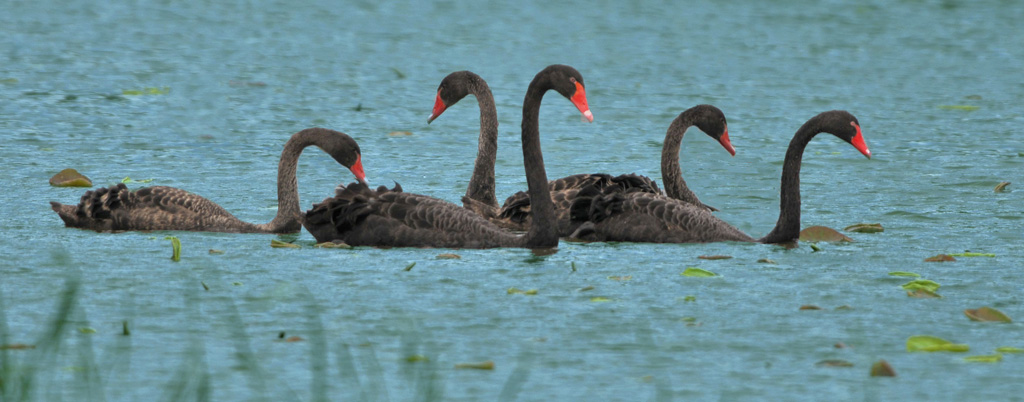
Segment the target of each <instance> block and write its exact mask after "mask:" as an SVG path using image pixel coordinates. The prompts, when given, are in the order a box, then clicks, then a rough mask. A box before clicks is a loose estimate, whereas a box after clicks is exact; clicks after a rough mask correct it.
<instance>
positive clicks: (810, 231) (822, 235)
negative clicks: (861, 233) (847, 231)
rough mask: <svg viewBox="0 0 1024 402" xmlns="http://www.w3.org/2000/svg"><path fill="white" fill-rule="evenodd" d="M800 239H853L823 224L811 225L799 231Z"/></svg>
mask: <svg viewBox="0 0 1024 402" xmlns="http://www.w3.org/2000/svg"><path fill="white" fill-rule="evenodd" d="M800 241H806V242H818V241H824V242H851V241H853V239H851V238H849V237H848V236H846V235H844V234H842V233H839V232H837V231H836V230H835V229H832V228H829V227H825V226H811V227H809V228H806V229H804V230H801V231H800Z"/></svg>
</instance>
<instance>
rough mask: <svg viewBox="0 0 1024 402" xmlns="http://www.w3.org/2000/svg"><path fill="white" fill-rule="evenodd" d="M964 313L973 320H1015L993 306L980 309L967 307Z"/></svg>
mask: <svg viewBox="0 0 1024 402" xmlns="http://www.w3.org/2000/svg"><path fill="white" fill-rule="evenodd" d="M964 315H966V316H967V318H970V319H971V321H995V322H1013V320H1011V319H1010V317H1007V316H1006V314H1003V312H1002V311H999V310H996V309H994V308H991V307H982V308H979V309H975V310H972V309H967V310H964Z"/></svg>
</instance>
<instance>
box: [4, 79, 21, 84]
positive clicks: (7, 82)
mask: <svg viewBox="0 0 1024 402" xmlns="http://www.w3.org/2000/svg"><path fill="white" fill-rule="evenodd" d="M17 83H18V79H17V78H0V84H17Z"/></svg>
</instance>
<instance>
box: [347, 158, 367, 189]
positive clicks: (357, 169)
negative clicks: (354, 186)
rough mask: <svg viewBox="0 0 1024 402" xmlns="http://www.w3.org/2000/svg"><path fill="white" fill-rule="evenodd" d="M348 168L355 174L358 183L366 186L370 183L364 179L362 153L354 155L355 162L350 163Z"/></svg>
mask: <svg viewBox="0 0 1024 402" xmlns="http://www.w3.org/2000/svg"><path fill="white" fill-rule="evenodd" d="M349 170H351V171H352V174H354V175H355V176H356V180H359V182H360V183H363V184H365V185H367V186H369V185H370V182H369V181H367V180H366V173H364V172H363V156H362V155H356V163H354V164H352V167H350V168H349Z"/></svg>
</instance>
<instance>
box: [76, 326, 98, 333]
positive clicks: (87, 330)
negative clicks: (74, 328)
mask: <svg viewBox="0 0 1024 402" xmlns="http://www.w3.org/2000/svg"><path fill="white" fill-rule="evenodd" d="M78 332H81V333H83V334H95V333H96V330H95V329H93V328H90V327H79V328H78Z"/></svg>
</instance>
